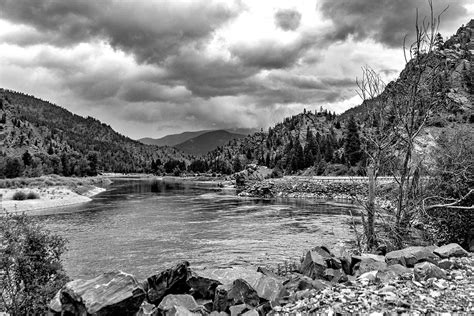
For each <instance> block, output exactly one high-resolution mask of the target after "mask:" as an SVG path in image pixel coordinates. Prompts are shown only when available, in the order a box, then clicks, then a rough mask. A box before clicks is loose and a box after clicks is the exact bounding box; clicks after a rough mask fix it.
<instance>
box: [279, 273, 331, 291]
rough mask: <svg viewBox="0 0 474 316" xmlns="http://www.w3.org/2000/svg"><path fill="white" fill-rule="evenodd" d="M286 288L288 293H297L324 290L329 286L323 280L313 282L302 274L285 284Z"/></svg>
mask: <svg viewBox="0 0 474 316" xmlns="http://www.w3.org/2000/svg"><path fill="white" fill-rule="evenodd" d="M284 287H285V289H286V290H287V291H288V292H297V291H302V290H312V289H316V290H323V289H325V288H326V287H328V284H326V283H324V281H321V280H313V279H311V278H310V277H307V276H305V275H302V274H295V275H293V277H292V278H291V279H289V280H288V281H287V282H285V283H284Z"/></svg>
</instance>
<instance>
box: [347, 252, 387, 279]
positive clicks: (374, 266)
mask: <svg viewBox="0 0 474 316" xmlns="http://www.w3.org/2000/svg"><path fill="white" fill-rule="evenodd" d="M353 259H354V260H357V261H358V263H357V264H355V265H354V267H353V273H354V274H355V275H361V274H364V273H366V272H369V271H374V270H384V269H386V268H387V263H386V262H385V257H384V256H378V255H373V254H362V255H361V256H354V257H353Z"/></svg>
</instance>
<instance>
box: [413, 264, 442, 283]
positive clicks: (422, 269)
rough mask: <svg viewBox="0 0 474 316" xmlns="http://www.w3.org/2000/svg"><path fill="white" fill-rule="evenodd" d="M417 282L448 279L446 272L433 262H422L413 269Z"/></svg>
mask: <svg viewBox="0 0 474 316" xmlns="http://www.w3.org/2000/svg"><path fill="white" fill-rule="evenodd" d="M413 274H414V276H415V280H417V281H422V280H428V279H430V278H437V279H446V278H447V275H446V272H445V271H444V270H442V269H440V268H439V267H437V266H436V265H435V264H433V263H431V262H421V263H417V264H416V265H415V268H414V269H413Z"/></svg>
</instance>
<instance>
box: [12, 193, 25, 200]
mask: <svg viewBox="0 0 474 316" xmlns="http://www.w3.org/2000/svg"><path fill="white" fill-rule="evenodd" d="M13 199H14V200H15V201H23V200H26V193H25V192H23V191H16V192H15V193H14V194H13Z"/></svg>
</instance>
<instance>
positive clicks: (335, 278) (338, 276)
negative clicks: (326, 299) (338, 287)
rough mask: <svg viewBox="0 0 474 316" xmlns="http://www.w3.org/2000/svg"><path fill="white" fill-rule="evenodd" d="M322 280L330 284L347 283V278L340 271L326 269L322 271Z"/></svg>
mask: <svg viewBox="0 0 474 316" xmlns="http://www.w3.org/2000/svg"><path fill="white" fill-rule="evenodd" d="M324 279H326V280H328V281H330V282H332V283H341V282H346V281H347V276H346V275H345V274H344V272H342V271H341V270H340V269H332V268H328V269H326V270H325V271H324Z"/></svg>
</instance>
